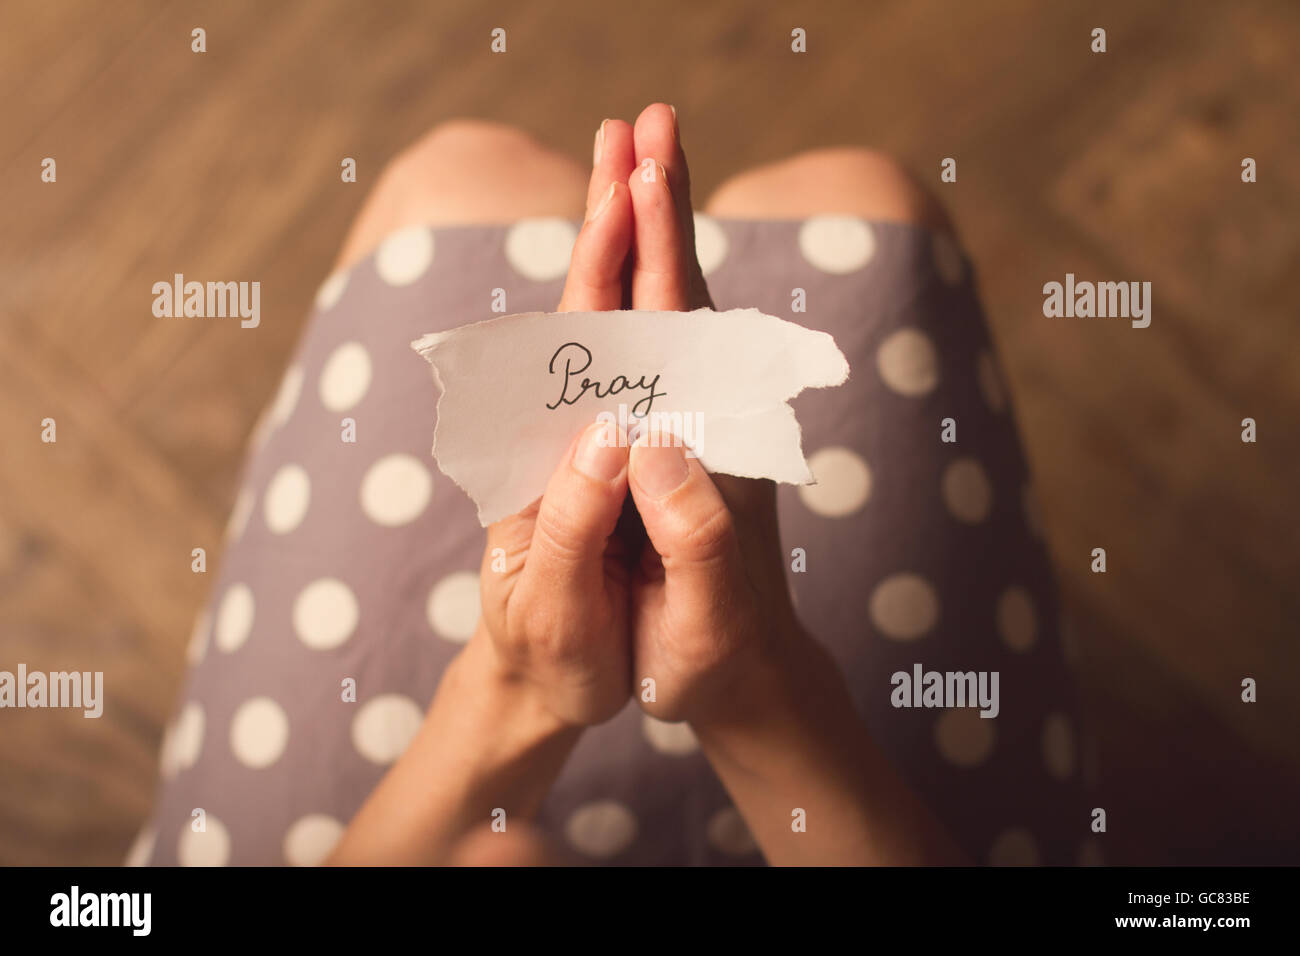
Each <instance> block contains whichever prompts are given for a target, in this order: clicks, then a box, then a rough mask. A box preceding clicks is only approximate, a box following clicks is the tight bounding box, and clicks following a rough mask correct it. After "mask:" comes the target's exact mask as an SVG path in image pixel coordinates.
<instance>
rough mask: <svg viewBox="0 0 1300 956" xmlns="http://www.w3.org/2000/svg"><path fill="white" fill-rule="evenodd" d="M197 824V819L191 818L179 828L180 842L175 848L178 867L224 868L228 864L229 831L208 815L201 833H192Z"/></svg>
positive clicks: (205, 817) (205, 816)
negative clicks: (178, 862)
mask: <svg viewBox="0 0 1300 956" xmlns="http://www.w3.org/2000/svg"><path fill="white" fill-rule="evenodd" d="M197 822H198V817H192V818H191V819H190V821H189V822H188V823H186V824H185V826H184V827H182V828H181V838H180V842H179V843H178V844H177V846H176V858H177V860H179V861H180V865H181V866H225V865H226V864H227V863H229V862H230V831H229V830H227V829H226V825H225V824H224V823H222V822H221V821H220V820H218V819H217V818H216V817H214V816H213V815H212V814H210V813H207V814H205V815H204V821H203V824H204V825H203V832H202V833H195V832H194V829H193V826H194V824H195V823H197Z"/></svg>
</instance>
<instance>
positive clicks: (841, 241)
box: [799, 216, 876, 275]
mask: <svg viewBox="0 0 1300 956" xmlns="http://www.w3.org/2000/svg"><path fill="white" fill-rule="evenodd" d="M799 251H800V252H802V253H803V257H804V258H805V259H807V260H808V262H809V263H811V264H812V265H814V266H816V267H817V268H818V269H820V270H822V271H823V272H831V273H834V274H836V275H843V274H845V273H848V272H856V271H857V270H858V269H861V268H862V267H863V266H865V265H866V264H867V263H868V262H870V261H871V257H872V256H873V255H875V254H876V234H875V233H874V232H873V231H872V229H871V227H870V226H869V225H867V224H866V223H865V222H863V221H862V220H861V219H857V218H854V217H852V216H814V217H813V218H812V219H809V220H808V221H807V222H805V223H804V224H803V226H801V227H800V229H799Z"/></svg>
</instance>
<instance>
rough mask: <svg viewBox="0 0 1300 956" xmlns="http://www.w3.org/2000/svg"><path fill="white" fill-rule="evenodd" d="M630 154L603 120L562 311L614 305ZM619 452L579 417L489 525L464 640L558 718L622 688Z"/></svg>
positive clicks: (627, 211)
mask: <svg viewBox="0 0 1300 956" xmlns="http://www.w3.org/2000/svg"><path fill="white" fill-rule="evenodd" d="M633 156H634V151H633V142H632V127H631V126H629V125H628V124H627V123H625V122H622V121H620V120H606V121H605V122H604V123H602V124H601V128H600V130H599V131H598V132H597V134H596V144H595V148H594V150H593V164H592V174H591V182H590V184H589V186H588V190H587V218H586V221H585V222H584V223H583V227H582V231H581V232H580V233H579V234H578V238H577V240H576V241H575V242H574V247H573V257H572V260H571V263H570V266H569V274H568V280H567V282H566V284H565V289H564V294H563V296H562V297H561V299H560V305H559V311H561V312H572V311H603V310H608V309H619V308H622V307H623V273H624V267H625V264H626V263H627V261H628V256H629V254H630V252H631V250H632V235H633V223H632V199H631V195H630V193H629V191H628V187H627V178H628V176H629V175H630V174H631V172H632V167H633V162H634V158H633ZM627 463H628V448H627V441H626V436H625V435H623V436H620V435H619V434H618V432H617V431H616V426H614V425H612V424H600V423H597V424H593V425H589V426H588V427H587V428H586V429H585V430H584V431H583V432H582V433H581V434H580V435H578V436H577V437H576V438H575V439H574V442H573V443H572V444H571V445H570V447H569V450H568V451H567V452H566V453H565V456H564V459H563V460H562V461H561V462H560V464H559V466H558V467H557V468H556V470H555V473H554V474H553V475H552V476H551V480H550V483H549V484H548V485H547V488H546V493H545V494H544V495H543V496H542V498H541V499H540V500H539V501H538V502H536V503H534V504H533V505H532V506H530V507H528V508H526V509H524V510H523V511H522V512H520V513H519V514H517V515H512V516H511V517H509V518H505V519H503V520H501V521H498V522H497V523H496V524H494V525H492V527H491V528H489V529H488V537H487V549H486V551H485V553H484V555H483V565H482V569H481V575H480V580H481V582H482V584H481V593H482V602H483V615H482V618H481V619H480V624H479V631H480V633H478V634H476V635H475V636H474V637H473V638H472V639H471V640H473V641H479V642H480V643H484V642H486V643H487V644H488V645H490V648H491V651H492V653H491V654H490V655H487V656H488V657H490V658H492V659H494V660H495V662H496V664H497V666H498V667H499V672H500V674H501V676H502V677H503V678H504V679H505V680H506V681H507V682H510V683H512V684H514V685H516V686H518V687H519V688H521V689H522V690H523V691H524V692H525V693H527V694H529V695H530V696H532V697H533V698H534V699H535V700H536V702H537V703H538V704H539V705H540V706H541V708H542V709H543V710H544V711H545V712H546V713H548V714H550V715H552V716H553V717H554V718H555V719H556V720H557V721H559V722H560V723H561V724H563V725H566V726H586V725H591V724H598V723H602V722H603V721H605V720H608V719H609V718H610V717H612V716H614V714H616V713H617V712H618V711H619V709H620V708H622V706H623V705H624V704H625V703H627V699H628V696H629V693H630V689H631V661H630V653H631V652H630V646H631V636H630V631H629V624H628V613H627V606H628V578H629V575H628V571H627V568H626V566H625V561H624V558H623V554H624V546H623V543H622V541H621V540H620V539H619V538H618V537H617V536H616V535H615V534H614V529H615V526H616V525H617V523H618V519H619V515H620V513H621V512H622V509H623V499H624V498H625V497H626V495H627Z"/></svg>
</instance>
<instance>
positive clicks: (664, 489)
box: [628, 432, 740, 615]
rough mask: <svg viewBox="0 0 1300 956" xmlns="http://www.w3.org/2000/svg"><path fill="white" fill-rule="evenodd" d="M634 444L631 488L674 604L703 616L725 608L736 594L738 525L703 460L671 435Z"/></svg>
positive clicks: (644, 436) (630, 471) (630, 457)
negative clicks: (690, 453)
mask: <svg viewBox="0 0 1300 956" xmlns="http://www.w3.org/2000/svg"><path fill="white" fill-rule="evenodd" d="M661 437H662V442H660V443H651V441H650V433H649V432H647V433H643V434H642V435H641V437H640V438H638V439H637V441H636V443H635V444H634V445H633V446H632V450H631V454H630V456H629V465H628V476H629V480H628V485H629V487H630V489H631V491H632V499H633V501H634V502H635V503H636V508H637V512H638V513H639V514H640V515H641V523H642V524H643V525H645V531H646V536H647V537H648V538H649V539H650V543H651V544H652V545H653V546H654V549H655V551H657V552H658V553H659V557H660V558H661V560H662V562H663V566H664V577H665V587H666V588H667V589H668V594H669V600H670V601H671V602H673V603H674V604H679V602H681V603H680V606H683V609H689V611H690V613H692V614H697V615H708V614H711V613H712V612H713V611H714V610H715V609H717V608H720V607H722V606H724V605H725V602H726V601H727V597H728V595H730V594H731V593H732V592H733V591H734V590H735V585H736V583H737V578H736V575H737V574H738V572H739V568H740V548H739V546H738V544H737V542H736V527H735V521H734V520H733V518H732V514H731V511H730V510H729V509H728V508H727V503H726V501H724V500H723V497H722V495H721V493H720V492H719V491H718V488H717V486H716V485H715V484H714V483H713V479H712V478H710V477H709V473H708V472H707V471H705V470H704V466H703V465H701V464H700V462H699V459H697V458H694V457H687V456H686V454H685V449H684V448H683V447H682V446H681V444H680V442H677V441H676V440H675V439H673V438H672V437H671V436H668V435H662V436H661Z"/></svg>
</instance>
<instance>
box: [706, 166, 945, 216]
mask: <svg viewBox="0 0 1300 956" xmlns="http://www.w3.org/2000/svg"><path fill="white" fill-rule="evenodd" d="M707 211H708V212H710V213H711V214H713V215H718V216H729V217H736V218H757V217H770V218H803V217H807V216H813V215H820V214H827V213H839V214H843V215H853V216H861V217H863V218H866V219H876V220H885V221H892V222H909V223H916V224H918V225H924V226H928V227H930V228H933V229H940V230H944V231H950V230H951V224H950V223H949V220H948V216H947V214H946V213H945V212H944V209H943V206H942V205H941V204H940V202H939V201H938V199H936V198H935V197H934V195H933V194H932V193H931V192H930V191H929V190H927V189H926V188H925V187H923V186H922V185H921V184H920V183H919V182H918V181H917V180H916V178H915V177H914V176H912V175H911V173H909V172H908V171H907V170H906V169H905V168H904V167H903V165H902V164H901V163H900V162H899V161H898V160H896V159H895V158H894V157H892V156H890V155H889V154H887V153H884V152H881V151H879V150H874V149H866V148H864V147H858V146H841V147H832V148H826V149H814V150H809V151H807V152H803V153H798V154H796V155H794V156H791V157H789V158H788V159H784V160H780V161H779V162H775V163H771V164H769V165H766V166H761V167H758V168H756V169H751V170H747V171H746V172H743V173H740V174H739V175H737V176H735V177H733V178H731V179H729V180H727V181H726V182H724V183H723V184H722V185H721V186H720V187H718V190H717V192H716V193H714V195H713V197H712V198H711V199H710V201H709V204H708V207H707Z"/></svg>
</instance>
